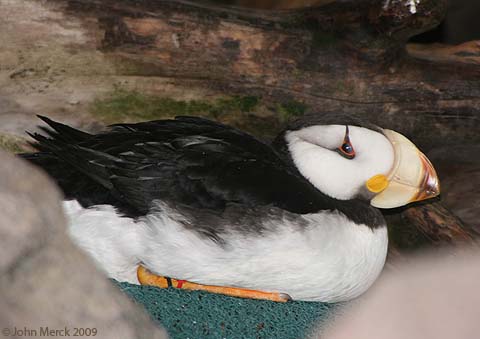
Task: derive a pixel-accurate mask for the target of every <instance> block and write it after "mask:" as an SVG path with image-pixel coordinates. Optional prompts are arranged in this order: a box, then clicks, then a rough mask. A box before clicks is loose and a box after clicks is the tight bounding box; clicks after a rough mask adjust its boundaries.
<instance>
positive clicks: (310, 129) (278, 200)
mask: <svg viewBox="0 0 480 339" xmlns="http://www.w3.org/2000/svg"><path fill="white" fill-rule="evenodd" d="M40 118H41V119H42V120H43V121H44V122H45V123H46V124H47V125H48V127H43V128H42V129H43V131H44V133H43V134H39V133H33V134H32V133H30V135H31V137H33V139H34V140H35V142H34V143H33V145H34V146H35V147H36V149H37V150H38V152H35V153H29V154H22V155H21V156H22V157H23V158H25V159H27V160H29V161H31V162H32V163H34V164H35V165H38V166H40V167H41V168H43V169H44V170H45V171H46V172H47V173H48V174H49V175H50V176H51V177H52V178H54V179H55V180H56V182H57V183H58V185H59V186H60V188H61V189H62V190H63V192H64V195H65V201H64V203H63V205H64V209H65V213H66V215H67V217H68V220H69V227H68V232H69V235H70V237H71V239H73V241H74V242H75V243H76V244H77V245H78V246H79V247H80V248H81V249H83V250H84V251H85V252H86V253H88V254H89V255H90V256H91V257H92V258H93V260H94V261H95V263H96V264H97V266H98V267H99V268H100V269H102V270H103V271H105V272H106V273H107V274H108V276H109V277H111V278H114V279H116V280H119V281H127V282H130V283H139V281H138V275H137V273H138V272H137V270H138V267H139V265H141V267H143V268H145V269H146V270H148V271H149V272H152V273H153V274H156V275H159V276H163V277H171V278H174V279H179V280H178V281H180V282H182V283H183V282H185V281H186V282H190V283H192V284H198V285H204V286H214V287H215V286H217V287H222V286H223V287H226V288H233V289H235V288H238V289H240V290H242V289H250V290H253V291H266V292H269V291H273V292H280V293H284V294H282V295H288V296H289V297H291V298H292V299H295V300H306V301H323V302H338V301H345V300H350V299H352V298H355V297H357V296H359V295H360V294H362V293H363V292H365V291H366V290H367V289H368V288H369V286H371V285H372V283H373V282H374V281H375V279H376V278H377V277H378V276H379V274H380V272H381V271H382V268H383V266H384V263H385V258H386V254H387V244H388V237H387V227H386V222H385V220H384V218H383V216H382V214H381V213H380V211H379V210H378V208H393V207H398V206H403V205H406V204H408V203H410V202H414V201H418V200H424V199H427V198H431V197H434V196H437V195H438V194H439V192H440V190H439V182H438V178H437V175H436V173H435V170H434V168H433V166H432V165H431V163H430V162H429V160H428V159H427V158H426V157H425V155H424V154H423V153H422V152H420V151H419V150H418V149H417V147H415V145H414V144H413V143H412V142H410V141H409V140H408V139H407V138H406V137H404V136H402V135H401V134H399V133H397V132H394V131H392V130H387V129H382V128H380V127H377V126H376V125H373V124H370V123H368V122H365V121H363V120H362V119H361V118H359V117H355V116H348V115H343V114H315V115H305V116H304V117H302V118H300V119H298V120H296V121H294V122H292V123H290V124H289V125H288V126H287V128H286V129H285V130H284V131H283V132H281V133H280V134H279V135H278V137H277V138H276V139H275V140H274V142H273V143H272V144H268V143H266V142H263V141H261V140H259V139H257V138H255V137H254V136H252V135H249V134H247V133H245V132H242V131H241V130H238V129H236V128H233V127H230V126H227V125H224V124H221V123H218V122H214V121H210V120H207V119H204V118H200V117H191V116H179V117H176V118H175V119H169V120H156V121H148V122H140V123H132V124H127V123H122V124H116V125H112V126H109V128H108V130H106V131H104V132H101V133H98V134H90V133H86V132H83V131H80V130H77V129H74V128H72V127H69V126H67V125H64V124H61V123H59V122H55V121H53V120H51V119H49V118H47V117H42V116H40ZM169 281H170V280H169Z"/></svg>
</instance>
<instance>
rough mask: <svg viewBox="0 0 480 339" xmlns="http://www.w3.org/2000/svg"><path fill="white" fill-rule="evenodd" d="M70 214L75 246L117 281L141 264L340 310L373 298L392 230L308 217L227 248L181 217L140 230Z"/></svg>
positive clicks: (167, 216) (123, 221) (94, 213)
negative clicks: (367, 294)
mask: <svg viewBox="0 0 480 339" xmlns="http://www.w3.org/2000/svg"><path fill="white" fill-rule="evenodd" d="M70 210H71V208H70ZM68 214H69V216H70V223H71V228H70V233H71V236H72V238H73V240H74V241H75V242H76V243H77V244H78V245H79V246H80V247H82V248H83V249H85V250H86V251H87V252H88V253H89V254H90V255H92V256H93V257H94V258H95V260H96V262H97V264H98V265H99V266H100V267H101V268H103V269H104V270H105V271H106V272H107V274H109V275H110V276H111V277H112V278H115V279H117V280H127V281H130V282H136V276H135V270H136V267H137V265H138V263H139V262H142V263H143V264H144V265H145V266H146V267H147V268H149V269H150V270H151V271H153V272H155V273H157V274H160V275H165V276H169V277H173V278H178V279H185V280H190V281H193V282H198V283H204V284H210V285H224V286H238V287H245V288H251V289H258V290H264V291H278V292H283V293H288V294H289V295H290V296H291V297H292V298H293V299H296V300H315V301H325V302H336V301H343V300H349V299H352V298H355V297H357V296H358V295H360V294H362V293H363V292H364V291H366V290H367V289H368V287H369V286H370V285H371V284H372V283H373V282H374V281H375V279H376V278H377V277H378V275H379V274H380V272H381V270H382V268H383V265H384V263H385V258H386V253H387V243H388V237H387V229H386V227H380V228H377V229H375V230H372V229H370V228H368V227H367V226H363V225H354V224H352V223H351V222H350V221H349V220H348V219H347V218H345V217H344V216H343V215H339V214H336V213H332V212H322V213H320V214H310V215H306V216H304V217H303V220H302V223H303V224H304V225H303V226H302V227H301V228H299V226H298V225H294V224H292V222H294V221H292V220H283V222H280V223H279V220H276V221H267V223H271V224H267V225H264V226H265V229H266V230H265V231H264V232H263V234H258V233H253V234H252V233H250V234H248V235H245V234H241V233H240V232H230V233H227V234H223V235H222V238H223V242H221V243H218V242H216V241H213V240H211V239H209V238H206V237H205V236H201V235H199V234H198V233H196V232H194V231H190V230H186V229H185V228H184V226H183V224H184V223H185V222H188V221H187V220H183V219H182V216H179V215H175V214H174V213H158V214H157V215H153V216H149V217H148V218H145V219H144V220H141V221H139V222H136V223H134V222H133V220H131V219H127V218H120V217H119V216H118V215H117V214H116V213H115V211H114V210H113V209H111V208H107V207H102V208H100V209H77V210H76V211H73V212H72V211H70V212H69V213H68ZM280 221H282V220H280ZM274 223H275V224H274Z"/></svg>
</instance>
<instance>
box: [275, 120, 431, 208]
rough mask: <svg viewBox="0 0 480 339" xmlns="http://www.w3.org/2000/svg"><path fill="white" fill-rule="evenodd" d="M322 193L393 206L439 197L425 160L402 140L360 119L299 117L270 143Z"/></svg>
mask: <svg viewBox="0 0 480 339" xmlns="http://www.w3.org/2000/svg"><path fill="white" fill-rule="evenodd" d="M274 145H275V146H277V147H279V148H280V150H281V151H283V153H286V154H287V155H288V156H289V157H290V158H291V160H292V161H293V163H294V165H295V166H296V168H297V169H298V171H299V172H300V173H301V174H302V175H303V176H304V177H305V178H306V179H307V180H308V181H309V182H310V183H311V184H312V185H313V186H315V187H316V188H317V189H318V190H320V191H321V192H322V193H324V194H326V195H328V196H330V197H333V198H336V199H340V200H349V199H353V198H361V199H366V200H369V201H370V203H371V205H373V206H375V207H378V208H395V207H400V206H403V205H406V204H408V203H411V202H414V201H420V200H425V199H428V198H433V197H435V196H437V195H439V194H440V185H439V181H438V177H437V174H436V172H435V169H434V168H433V166H432V164H431V163H430V161H429V160H428V159H427V157H426V156H425V155H424V154H423V153H422V152H421V151H420V150H419V149H418V148H417V147H416V146H415V145H414V144H413V143H412V142H411V141H410V140H408V139H407V138H406V137H404V136H403V135H401V134H400V133H397V132H395V131H392V130H388V129H382V128H380V127H378V126H375V125H373V124H370V123H366V122H363V121H362V120H361V119H360V118H357V117H353V116H346V115H338V114H334V115H333V114H325V115H315V116H304V117H303V118H301V119H299V120H297V121H295V122H293V123H291V124H290V125H289V126H288V127H287V129H286V130H285V131H284V132H283V133H282V134H281V135H280V136H279V137H278V138H277V140H276V141H275V143H274Z"/></svg>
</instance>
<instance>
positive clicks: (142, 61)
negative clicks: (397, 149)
mask: <svg viewBox="0 0 480 339" xmlns="http://www.w3.org/2000/svg"><path fill="white" fill-rule="evenodd" d="M445 2H446V1H445V0H428V1H422V2H421V3H420V5H419V6H418V8H417V13H416V14H415V15H412V14H411V13H410V11H409V10H408V7H407V6H405V3H404V2H402V1H396V2H394V1H392V2H391V3H390V4H389V6H385V3H384V2H383V1H376V0H347V1H336V2H333V3H330V4H327V5H324V6H321V7H318V8H314V9H308V10H302V9H297V10H290V11H285V10H284V11H258V10H257V11H253V10H249V9H240V8H234V7H228V6H219V5H210V4H203V3H190V2H186V1H168V0H158V1H134V0H120V1H113V0H103V1H98V0H82V1H80V0H48V1H46V3H57V4H61V5H62V11H64V13H66V14H67V15H69V16H71V17H74V18H75V19H81V20H82V21H83V25H85V27H88V29H89V31H90V34H95V35H96V36H97V45H96V46H95V48H97V49H98V50H99V51H101V53H103V55H104V56H105V57H108V58H115V59H117V60H118V59H121V60H123V61H125V60H126V61H128V62H129V63H130V64H131V65H132V67H130V68H129V69H128V70H125V69H124V70H123V71H119V73H120V75H122V74H123V75H130V76H132V75H136V76H148V77H163V78H173V79H175V83H176V84H178V85H180V84H181V85H186V86H190V87H197V88H198V87H203V88H211V89H214V90H218V91H222V92H225V91H227V92H231V93H248V94H252V95H258V96H262V97H263V98H265V99H266V100H270V101H272V102H289V101H298V102H301V103H303V104H305V105H306V106H307V107H308V108H309V109H310V110H312V111H318V112H325V111H347V112H355V113H357V114H362V115H364V116H365V117H366V118H368V119H369V120H371V121H373V122H375V123H378V124H379V125H381V126H384V127H387V128H392V129H395V130H398V131H400V132H402V133H404V134H406V135H407V136H408V137H410V138H412V139H414V140H415V142H416V143H417V144H419V145H420V146H421V147H422V148H424V149H427V150H428V149H430V148H432V147H434V146H435V145H438V144H439V143H440V144H443V143H448V142H453V141H455V142H457V143H458V142H465V143H475V142H478V141H479V140H480V133H478V132H476V131H478V130H479V129H480V119H479V112H480V84H479V82H478V79H479V77H480V67H478V65H476V64H475V65H472V64H469V65H466V64H464V63H460V62H456V60H453V61H454V62H452V63H450V62H447V63H444V62H442V63H437V62H427V61H424V60H417V59H414V58H412V57H410V56H409V55H408V54H406V53H405V43H406V41H407V40H408V38H409V37H411V36H412V35H415V34H418V33H421V32H424V31H426V30H428V29H430V28H432V27H433V26H435V25H437V24H438V23H439V22H440V21H441V19H442V17H443V15H444V11H445ZM410 50H411V49H410ZM418 54H419V53H418V52H417V53H413V55H417V56H418ZM449 61H451V60H449Z"/></svg>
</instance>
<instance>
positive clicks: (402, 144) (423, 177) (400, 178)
mask: <svg viewBox="0 0 480 339" xmlns="http://www.w3.org/2000/svg"><path fill="white" fill-rule="evenodd" d="M384 133H385V135H386V136H387V138H388V139H389V140H390V142H391V143H392V146H393V149H394V153H395V162H394V165H393V168H392V169H391V171H390V172H389V174H388V175H387V176H385V180H386V183H385V185H384V186H385V188H384V189H383V190H382V191H381V192H379V193H378V194H377V195H376V196H375V197H373V199H372V200H371V201H370V203H371V205H372V206H375V207H378V208H395V207H400V206H404V205H407V204H409V203H411V202H415V201H421V200H425V199H430V198H433V197H436V196H438V195H439V194H440V183H439V180H438V176H437V173H436V172H435V168H433V165H432V163H431V162H430V161H429V160H428V158H427V157H426V156H425V154H423V153H422V152H421V151H420V150H419V149H418V148H417V147H416V146H415V145H414V144H413V143H412V142H411V141H410V140H408V139H407V138H406V137H404V136H403V135H401V134H400V133H397V132H394V131H392V130H384ZM367 188H368V182H367Z"/></svg>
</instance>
